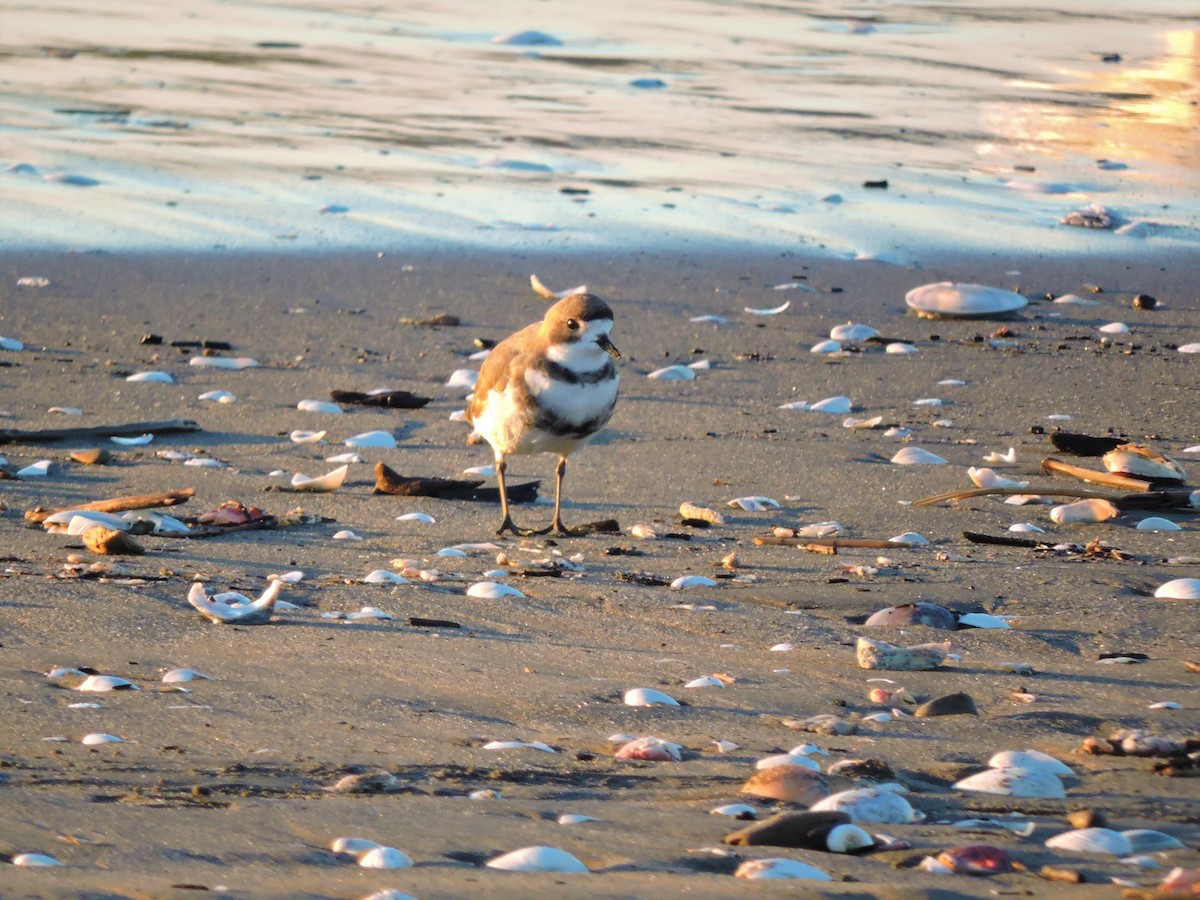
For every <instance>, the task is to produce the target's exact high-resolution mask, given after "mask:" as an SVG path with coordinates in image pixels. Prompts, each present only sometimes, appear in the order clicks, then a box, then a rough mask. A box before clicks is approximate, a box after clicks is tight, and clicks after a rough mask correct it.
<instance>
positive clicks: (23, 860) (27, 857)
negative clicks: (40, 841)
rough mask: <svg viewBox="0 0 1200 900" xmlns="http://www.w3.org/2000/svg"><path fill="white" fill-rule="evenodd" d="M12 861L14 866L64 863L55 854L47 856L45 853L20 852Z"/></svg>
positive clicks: (57, 864) (43, 865)
mask: <svg viewBox="0 0 1200 900" xmlns="http://www.w3.org/2000/svg"><path fill="white" fill-rule="evenodd" d="M12 863H13V865H14V866H36V867H45V866H61V865H62V863H61V862H59V861H58V860H57V859H55V858H54V857H53V856H47V855H46V854H45V853H18V854H17V855H16V856H14V857H13V859H12Z"/></svg>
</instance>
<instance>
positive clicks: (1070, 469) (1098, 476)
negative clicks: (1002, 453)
mask: <svg viewBox="0 0 1200 900" xmlns="http://www.w3.org/2000/svg"><path fill="white" fill-rule="evenodd" d="M1042 468H1043V469H1045V470H1046V471H1047V472H1058V473H1059V474H1060V475H1070V476H1072V477H1074V478H1079V479H1082V480H1083V481H1086V482H1088V483H1090V484H1103V485H1107V486H1108V487H1118V488H1125V490H1127V491H1148V490H1150V488H1151V484H1150V482H1148V481H1142V480H1141V479H1140V478H1130V477H1129V476H1127V475H1114V474H1113V473H1112V472H1097V471H1096V470H1095V469H1085V468H1084V467H1083V466H1073V465H1071V464H1070V463H1065V462H1063V461H1062V460H1061V459H1055V458H1054V457H1053V456H1048V457H1046V458H1045V459H1043V460H1042Z"/></svg>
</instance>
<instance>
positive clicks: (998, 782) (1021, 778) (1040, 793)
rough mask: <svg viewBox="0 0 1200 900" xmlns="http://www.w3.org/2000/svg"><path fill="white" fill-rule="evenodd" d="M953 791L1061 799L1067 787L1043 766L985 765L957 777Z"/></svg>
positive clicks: (1064, 795)
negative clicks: (1031, 767) (989, 766)
mask: <svg viewBox="0 0 1200 900" xmlns="http://www.w3.org/2000/svg"><path fill="white" fill-rule="evenodd" d="M954 789H955V790H956V791H967V792H968V793H973V794H997V795H1000V796H1004V797H1041V798H1044V799H1051V800H1061V799H1063V798H1064V797H1066V795H1067V794H1066V790H1065V789H1064V788H1063V783H1062V781H1061V780H1060V779H1059V777H1058V776H1057V775H1056V774H1054V773H1053V772H1049V771H1047V770H1045V769H1038V770H1032V771H1031V770H1029V769H1017V768H1011V767H1004V768H991V769H985V770H984V771H982V772H977V773H976V774H974V775H971V776H968V777H967V778H964V779H962V780H961V781H957V782H955V784H954Z"/></svg>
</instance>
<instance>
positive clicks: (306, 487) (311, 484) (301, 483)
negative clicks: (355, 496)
mask: <svg viewBox="0 0 1200 900" xmlns="http://www.w3.org/2000/svg"><path fill="white" fill-rule="evenodd" d="M349 471H350V467H349V466H348V465H346V466H339V467H338V468H336V469H334V470H333V471H332V472H329V473H327V474H325V475H319V476H316V477H311V478H310V477H309V476H308V475H302V474H300V473H299V472H297V473H296V474H295V475H293V476H292V487H293V488H295V489H296V490H298V491H314V492H316V493H327V492H329V491H336V490H337V489H338V488H340V487H341V486H342V482H343V481H345V480H346V473H347V472H349Z"/></svg>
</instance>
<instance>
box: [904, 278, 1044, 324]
mask: <svg viewBox="0 0 1200 900" xmlns="http://www.w3.org/2000/svg"><path fill="white" fill-rule="evenodd" d="M904 302H905V303H906V304H907V305H908V307H909V309H911V310H913V312H915V313H916V314H917V315H918V316H920V317H921V318H924V319H986V318H989V317H993V316H1006V315H1010V314H1012V313H1015V312H1016V311H1017V310H1019V309H1024V308H1025V307H1026V306H1027V305H1028V303H1029V301H1028V300H1026V299H1025V298H1024V297H1022V296H1021V295H1020V294H1017V293H1014V292H1012V291H1006V290H1002V289H1001V288H994V287H987V286H986V285H982V284H960V283H955V282H950V281H941V282H937V283H935V284H924V285H921V286H920V287H916V288H913V289H912V290H911V291H909V292H908V293H907V294H906V295H905V296H904Z"/></svg>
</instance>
